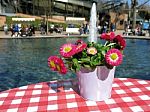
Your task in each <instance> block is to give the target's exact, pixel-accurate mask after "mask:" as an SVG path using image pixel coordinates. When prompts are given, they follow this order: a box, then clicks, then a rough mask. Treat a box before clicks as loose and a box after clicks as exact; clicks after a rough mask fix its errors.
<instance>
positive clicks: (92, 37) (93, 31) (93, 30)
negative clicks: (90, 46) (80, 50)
mask: <svg viewBox="0 0 150 112" xmlns="http://www.w3.org/2000/svg"><path fill="white" fill-rule="evenodd" d="M96 12H97V11H96V4H95V3H93V5H92V9H91V17H90V28H89V37H88V41H89V42H95V43H96V42H97V27H96V21H97V17H96V16H97V13H96Z"/></svg>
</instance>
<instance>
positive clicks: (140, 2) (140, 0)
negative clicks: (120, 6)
mask: <svg viewBox="0 0 150 112" xmlns="http://www.w3.org/2000/svg"><path fill="white" fill-rule="evenodd" d="M125 1H128V3H129V4H131V1H132V0H125ZM137 1H138V3H139V5H141V4H143V3H144V2H146V1H147V0H137ZM147 5H149V6H150V0H149V2H148V3H147Z"/></svg>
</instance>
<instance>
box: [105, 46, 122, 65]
mask: <svg viewBox="0 0 150 112" xmlns="http://www.w3.org/2000/svg"><path fill="white" fill-rule="evenodd" d="M122 59H123V56H122V53H121V52H120V51H119V50H118V49H114V48H113V49H110V50H109V51H108V52H107V53H106V55H105V60H106V62H107V63H108V64H109V65H112V66H118V65H120V64H121V63H122Z"/></svg>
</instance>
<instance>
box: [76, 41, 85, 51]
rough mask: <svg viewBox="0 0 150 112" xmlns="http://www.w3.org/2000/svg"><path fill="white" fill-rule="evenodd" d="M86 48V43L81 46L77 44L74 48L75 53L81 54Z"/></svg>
mask: <svg viewBox="0 0 150 112" xmlns="http://www.w3.org/2000/svg"><path fill="white" fill-rule="evenodd" d="M86 47H87V44H86V43H82V44H78V45H77V46H76V51H75V52H76V53H79V52H81V51H82V50H83V49H85V48H86Z"/></svg>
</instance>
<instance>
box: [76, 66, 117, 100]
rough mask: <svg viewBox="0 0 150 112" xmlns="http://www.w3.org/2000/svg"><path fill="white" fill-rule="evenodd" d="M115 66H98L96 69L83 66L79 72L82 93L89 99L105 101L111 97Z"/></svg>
mask: <svg viewBox="0 0 150 112" xmlns="http://www.w3.org/2000/svg"><path fill="white" fill-rule="evenodd" d="M114 73H115V67H113V69H108V68H107V67H105V66H98V67H97V68H96V69H94V70H88V69H86V68H82V69H81V70H80V71H79V72H77V76H78V81H79V91H80V95H81V96H82V97H83V98H85V99H88V100H93V101H103V100H106V99H108V98H110V97H111V90H112V83H113V79H114Z"/></svg>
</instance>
